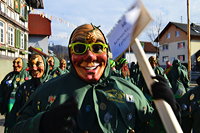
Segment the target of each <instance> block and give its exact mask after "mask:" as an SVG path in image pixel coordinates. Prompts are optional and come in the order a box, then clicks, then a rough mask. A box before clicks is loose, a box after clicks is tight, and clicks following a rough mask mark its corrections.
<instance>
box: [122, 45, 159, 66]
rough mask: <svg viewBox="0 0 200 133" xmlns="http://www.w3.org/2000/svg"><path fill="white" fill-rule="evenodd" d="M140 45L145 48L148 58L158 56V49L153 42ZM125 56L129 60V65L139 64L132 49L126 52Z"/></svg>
mask: <svg viewBox="0 0 200 133" xmlns="http://www.w3.org/2000/svg"><path fill="white" fill-rule="evenodd" d="M140 43H141V44H142V47H143V48H144V52H145V54H146V56H147V58H149V57H150V56H156V54H157V52H158V49H157V47H155V46H153V44H152V43H151V42H144V41H141V42H140ZM124 56H125V58H126V59H127V61H128V63H131V62H135V63H136V62H137V59H136V57H135V54H134V52H133V51H132V50H131V49H128V50H127V51H126V52H125V54H124Z"/></svg>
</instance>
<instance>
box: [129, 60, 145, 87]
mask: <svg viewBox="0 0 200 133" xmlns="http://www.w3.org/2000/svg"><path fill="white" fill-rule="evenodd" d="M130 78H131V82H132V83H133V84H134V85H136V86H137V87H138V88H142V86H143V83H144V79H143V77H142V72H141V71H140V69H139V65H138V63H136V64H135V62H132V63H131V67H130Z"/></svg>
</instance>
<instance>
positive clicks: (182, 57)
mask: <svg viewBox="0 0 200 133" xmlns="http://www.w3.org/2000/svg"><path fill="white" fill-rule="evenodd" d="M177 58H178V59H179V60H180V61H185V55H178V56H177Z"/></svg>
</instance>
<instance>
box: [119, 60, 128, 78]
mask: <svg viewBox="0 0 200 133" xmlns="http://www.w3.org/2000/svg"><path fill="white" fill-rule="evenodd" d="M118 70H119V74H120V75H121V77H122V78H124V79H126V80H130V71H129V67H128V62H127V60H126V59H125V58H120V59H119V61H118Z"/></svg>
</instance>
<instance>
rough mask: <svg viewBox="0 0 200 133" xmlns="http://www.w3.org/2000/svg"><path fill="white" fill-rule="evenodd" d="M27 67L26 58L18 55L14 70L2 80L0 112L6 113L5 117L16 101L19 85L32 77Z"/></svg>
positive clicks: (14, 62)
mask: <svg viewBox="0 0 200 133" xmlns="http://www.w3.org/2000/svg"><path fill="white" fill-rule="evenodd" d="M26 69H27V62H26V60H25V59H22V58H20V57H18V58H16V59H14V61H13V71H12V72H10V73H8V74H7V75H6V76H5V78H4V79H3V80H2V81H1V86H0V113H1V114H2V115H5V119H6V118H7V114H8V113H9V112H10V111H11V109H12V107H13V105H14V103H15V94H16V91H17V89H18V87H19V86H20V85H21V84H22V83H24V82H25V81H26V80H29V79H31V77H30V76H29V73H28V71H26ZM6 130H7V129H6V128H5V131H6Z"/></svg>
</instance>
